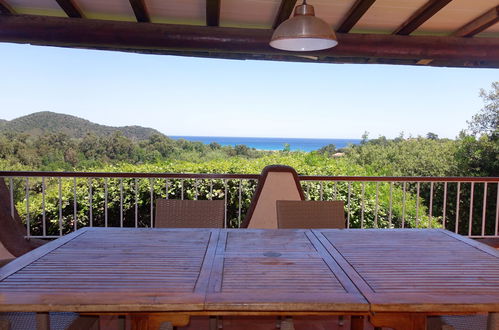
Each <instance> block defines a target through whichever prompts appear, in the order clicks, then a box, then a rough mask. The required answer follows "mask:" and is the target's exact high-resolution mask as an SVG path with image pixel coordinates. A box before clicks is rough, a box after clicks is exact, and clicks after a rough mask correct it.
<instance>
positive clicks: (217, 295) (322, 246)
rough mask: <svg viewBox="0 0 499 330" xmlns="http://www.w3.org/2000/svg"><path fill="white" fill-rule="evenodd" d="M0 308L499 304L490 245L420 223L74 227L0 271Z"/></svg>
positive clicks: (488, 308) (462, 308)
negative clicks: (306, 226) (361, 226)
mask: <svg viewBox="0 0 499 330" xmlns="http://www.w3.org/2000/svg"><path fill="white" fill-rule="evenodd" d="M0 311H39V312H41V311H75V312H141V311H144V312H145V311H147V312H154V311H157V312H160V311H162V312H167V311H186V312H187V311H192V312H195V311H204V312H213V314H217V313H223V312H226V311H236V312H237V311H239V312H262V313H264V312H290V313H291V314H292V313H300V312H327V313H335V312H338V313H339V312H342V313H367V312H369V311H372V312H393V311H403V312H427V313H430V312H431V313H444V312H448V313H454V312H456V313H459V312H498V311H499V253H498V252H497V251H496V250H494V249H492V248H489V247H487V246H485V245H483V244H480V243H478V242H475V241H472V240H469V239H467V238H463V237H460V236H457V235H454V234H452V233H450V232H448V231H444V230H428V229H425V230H417V229H396V230H387V229H381V230H360V229H350V230H343V229H342V230H335V229H324V230H289V229H286V230H282V229H281V230H258V229H132V228H130V229H129V228H83V229H80V230H78V231H77V232H75V233H72V234H69V235H66V236H64V237H62V238H59V239H57V240H55V241H52V242H50V243H47V244H46V245H44V246H42V247H40V248H38V249H36V250H34V251H32V252H30V253H28V254H26V255H24V256H22V257H19V258H17V259H16V260H14V261H13V262H11V263H9V264H7V265H6V266H4V267H3V268H0ZM291 314H290V315H291Z"/></svg>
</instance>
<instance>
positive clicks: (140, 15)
mask: <svg viewBox="0 0 499 330" xmlns="http://www.w3.org/2000/svg"><path fill="white" fill-rule="evenodd" d="M130 6H132V9H133V13H134V14H135V18H136V19H137V22H150V21H151V18H150V17H149V13H148V12H147V8H146V5H145V3H144V0H130Z"/></svg>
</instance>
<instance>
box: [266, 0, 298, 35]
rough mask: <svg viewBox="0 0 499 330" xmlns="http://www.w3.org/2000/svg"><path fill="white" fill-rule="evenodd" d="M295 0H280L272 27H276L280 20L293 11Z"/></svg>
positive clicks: (287, 16)
mask: <svg viewBox="0 0 499 330" xmlns="http://www.w3.org/2000/svg"><path fill="white" fill-rule="evenodd" d="M295 5H296V0H281V5H280V6H279V11H277V15H276V16H275V19H274V23H273V24H272V29H274V30H275V29H276V28H277V27H278V26H279V25H281V23H282V22H284V21H285V20H287V19H288V18H289V16H291V14H292V13H293V9H294V8H295Z"/></svg>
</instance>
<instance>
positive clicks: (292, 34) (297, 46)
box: [270, 3, 338, 51]
mask: <svg viewBox="0 0 499 330" xmlns="http://www.w3.org/2000/svg"><path fill="white" fill-rule="evenodd" d="M337 44H338V41H337V40H336V35H335V33H334V31H333V29H332V28H331V27H330V26H329V24H327V23H326V22H324V21H323V20H321V19H320V18H318V17H315V14H314V7H313V6H311V5H308V4H306V3H303V4H302V5H299V6H296V8H295V13H294V16H293V17H291V18H289V19H287V20H286V21H284V22H282V23H281V25H279V26H278V27H277V29H275V31H274V34H273V35H272V39H271V40H270V46H272V47H274V48H277V49H282V50H290V51H313V50H321V49H327V48H331V47H334V46H336V45H337Z"/></svg>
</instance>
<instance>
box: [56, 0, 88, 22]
mask: <svg viewBox="0 0 499 330" xmlns="http://www.w3.org/2000/svg"><path fill="white" fill-rule="evenodd" d="M56 1H57V3H58V4H59V6H60V7H61V8H62V10H64V12H65V13H66V15H68V17H73V18H82V17H83V15H82V14H81V11H80V9H79V8H78V7H77V6H76V5H75V4H74V2H73V0H56Z"/></svg>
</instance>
